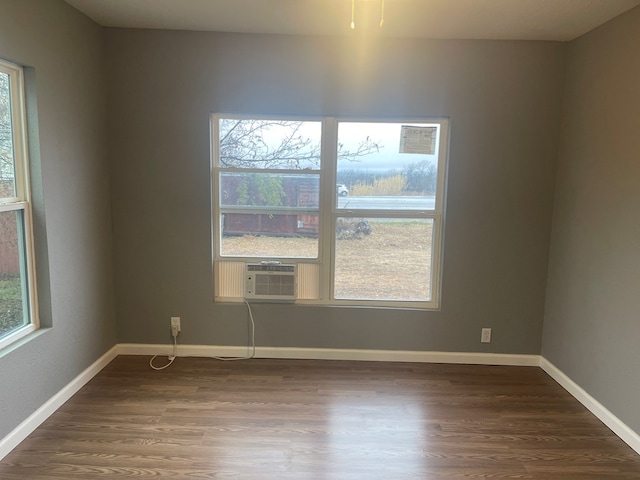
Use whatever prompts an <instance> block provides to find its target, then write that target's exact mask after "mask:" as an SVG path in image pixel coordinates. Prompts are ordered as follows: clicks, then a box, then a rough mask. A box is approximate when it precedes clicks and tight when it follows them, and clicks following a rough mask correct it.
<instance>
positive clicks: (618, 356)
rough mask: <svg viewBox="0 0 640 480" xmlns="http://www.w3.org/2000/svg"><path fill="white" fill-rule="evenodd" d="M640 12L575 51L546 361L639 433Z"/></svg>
mask: <svg viewBox="0 0 640 480" xmlns="http://www.w3.org/2000/svg"><path fill="white" fill-rule="evenodd" d="M638 45H640V8H636V9H634V10H632V11H631V12H629V13H627V14H624V15H622V16H620V17H618V18H617V19H614V20H613V21H611V22H609V23H608V24H606V25H604V26H603V27H601V28H599V29H597V30H595V31H593V32H591V33H589V34H587V35H585V36H584V37H582V38H580V39H578V40H577V41H574V42H572V43H571V45H570V48H569V52H568V64H567V81H566V90H565V92H566V94H565V106H564V111H565V113H564V116H563V122H562V141H561V149H560V159H559V169H558V177H557V192H556V202H555V212H554V218H553V235H552V243H551V255H550V262H549V280H548V290H547V303H546V311H545V321H544V341H543V347H542V354H543V355H544V356H545V357H546V358H547V359H548V360H550V361H551V362H552V363H554V364H555V365H556V366H557V367H559V368H560V369H561V370H562V371H563V372H565V373H566V374H567V375H569V376H570V377H571V378H572V379H573V380H574V381H576V382H577V383H578V384H579V385H580V386H581V387H582V388H584V389H585V390H587V391H588V392H589V393H590V394H591V395H592V396H594V397H595V398H596V399H597V400H599V401H600V402H601V403H603V404H604V405H605V406H606V407H607V408H608V409H609V410H611V411H612V412H613V413H614V414H615V415H616V416H618V417H619V418H620V419H621V420H622V421H624V422H625V423H626V424H627V425H629V426H630V427H631V428H632V429H634V430H635V431H636V432H640V409H638V404H639V398H640V368H639V367H640V295H639V294H638V286H639V285H640V280H639V279H640V187H639V183H638V182H639V180H640V161H639V159H640V135H638V127H639V126H640V122H639V120H638V119H639V118H640V90H639V89H638V85H640V56H639V55H638Z"/></svg>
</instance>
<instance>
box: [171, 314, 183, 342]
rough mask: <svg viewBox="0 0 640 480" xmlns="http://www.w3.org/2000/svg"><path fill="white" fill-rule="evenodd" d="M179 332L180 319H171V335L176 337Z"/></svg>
mask: <svg viewBox="0 0 640 480" xmlns="http://www.w3.org/2000/svg"><path fill="white" fill-rule="evenodd" d="M181 330H182V329H181V328H180V317H171V335H173V336H174V337H176V336H178V332H180V331H181Z"/></svg>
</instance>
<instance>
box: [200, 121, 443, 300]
mask: <svg viewBox="0 0 640 480" xmlns="http://www.w3.org/2000/svg"><path fill="white" fill-rule="evenodd" d="M447 126H448V123H447V121H446V120H444V119H421V120H417V121H416V120H415V119H408V120H405V121H393V122H389V121H377V120H376V121H373V120H370V119H368V120H340V119H335V118H323V119H318V118H315V119H314V118H304V119H299V118H295V119H291V118H273V117H272V118H264V117H251V118H248V117H236V116H232V115H214V116H213V117H212V139H213V144H212V156H213V159H212V162H213V169H212V171H213V178H212V183H213V215H214V218H213V252H214V285H215V299H216V300H217V301H238V300H242V299H243V298H244V281H245V278H246V277H245V274H244V272H245V265H246V264H247V263H257V262H263V261H271V262H275V261H279V262H282V263H283V264H295V265H296V266H297V277H298V284H297V300H296V301H297V302H298V303H313V304H333V305H372V306H396V307H403V306H406V307H419V308H437V307H438V304H439V287H440V282H439V279H440V264H441V257H442V230H443V207H444V187H445V172H446V159H447V152H446V146H447V138H448V131H447Z"/></svg>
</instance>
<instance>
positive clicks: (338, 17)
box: [66, 0, 640, 41]
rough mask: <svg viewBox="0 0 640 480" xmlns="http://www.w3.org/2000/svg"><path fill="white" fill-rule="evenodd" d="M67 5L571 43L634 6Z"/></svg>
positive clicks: (308, 0) (245, 27) (173, 21)
mask: <svg viewBox="0 0 640 480" xmlns="http://www.w3.org/2000/svg"><path fill="white" fill-rule="evenodd" d="M382 1H383V0H356V3H355V17H356V18H355V23H356V29H355V31H352V30H350V28H349V24H350V23H351V0H66V2H67V3H69V4H70V5H72V6H74V7H75V8H77V9H78V10H80V11H81V12H83V13H85V14H86V15H87V16H89V17H90V18H92V19H93V20H94V21H96V22H97V23H98V24H100V25H103V26H106V27H128V28H153V29H170V30H201V31H220V32H244V33H278V34H291V35H359V34H366V35H379V36H391V37H417V38H460V39H518V40H559V41H564V40H572V39H574V38H576V37H579V36H580V35H582V34H584V33H586V32H588V31H589V30H592V29H593V28H595V27H597V26H599V25H601V24H603V23H605V22H607V21H608V20H610V19H612V18H613V17H615V16H617V15H619V14H621V13H623V12H625V11H627V10H629V9H631V8H633V7H635V6H637V5H639V4H640V0H384V4H385V9H384V26H383V27H382V28H380V27H379V22H380V15H381V5H382Z"/></svg>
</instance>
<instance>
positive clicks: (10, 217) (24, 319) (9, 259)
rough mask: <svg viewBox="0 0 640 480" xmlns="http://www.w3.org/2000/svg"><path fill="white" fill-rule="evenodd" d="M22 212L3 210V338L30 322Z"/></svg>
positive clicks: (0, 247)
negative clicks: (24, 261)
mask: <svg viewBox="0 0 640 480" xmlns="http://www.w3.org/2000/svg"><path fill="white" fill-rule="evenodd" d="M22 238H23V228H22V211H10V212H1V213H0V338H1V337H3V336H5V335H7V334H9V333H11V332H13V331H15V330H17V329H19V328H21V327H24V326H25V325H27V324H28V323H29V320H28V319H29V312H28V303H27V296H26V278H24V273H23V272H24V268H23V258H24V257H23V252H24V246H23V243H22Z"/></svg>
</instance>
